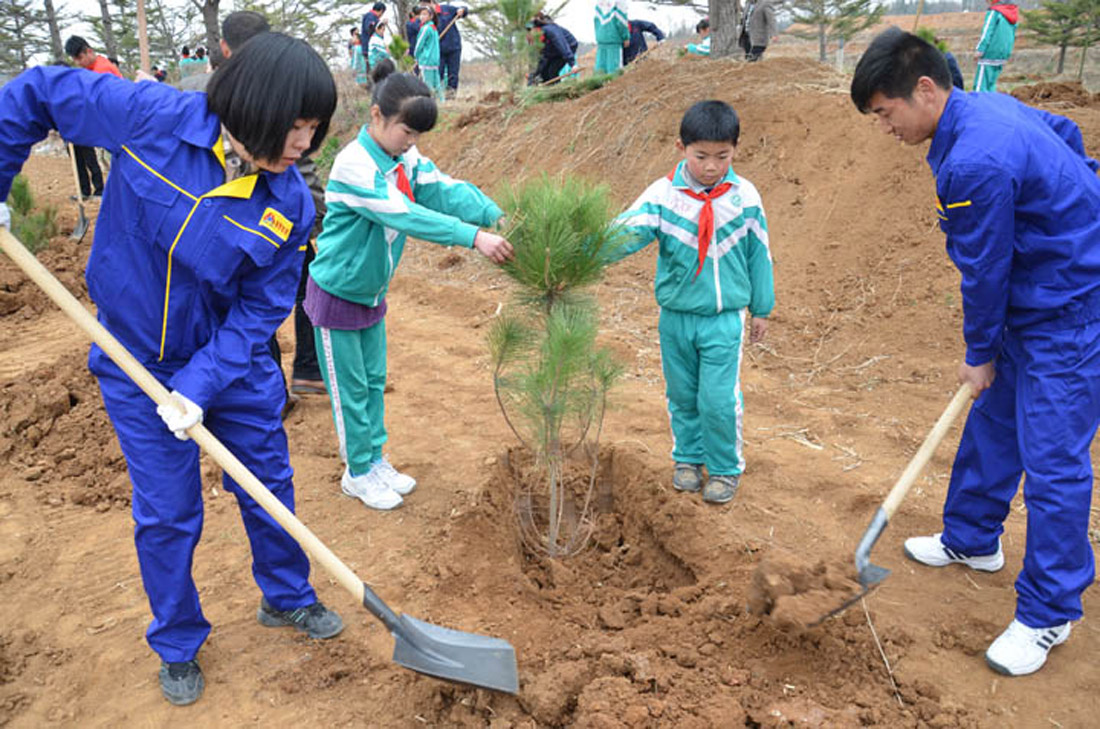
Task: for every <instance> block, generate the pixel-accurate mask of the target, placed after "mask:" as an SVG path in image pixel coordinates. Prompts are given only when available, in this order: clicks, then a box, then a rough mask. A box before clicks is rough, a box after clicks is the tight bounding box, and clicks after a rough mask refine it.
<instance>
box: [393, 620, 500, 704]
mask: <svg viewBox="0 0 1100 729" xmlns="http://www.w3.org/2000/svg"><path fill="white" fill-rule="evenodd" d="M391 632H392V633H393V637H394V639H395V642H394V646H393V660H394V662H395V663H397V664H398V665H401V666H404V667H405V668H408V669H411V670H413V671H416V672H417V673H423V674H425V675H428V676H434V677H435V678H441V679H444V680H447V681H454V682H457V683H465V684H469V685H471V686H478V687H480V688H487V689H492V690H494V691H504V692H507V693H510V694H514V693H517V692H518V691H519V672H518V671H517V669H516V650H515V648H513V647H512V644H511V643H509V642H508V641H506V640H502V639H500V638H492V637H489V636H486V635H477V634H476V633H464V632H462V631H460V630H452V629H450V628H444V627H441V626H438V625H433V624H431V623H426V622H424V621H423V620H417V619H416V618H412V617H409V616H408V615H402V616H401V617H400V618H399V619H398V624H397V625H396V626H394V629H393V630H391Z"/></svg>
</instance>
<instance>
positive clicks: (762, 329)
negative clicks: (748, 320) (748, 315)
mask: <svg viewBox="0 0 1100 729" xmlns="http://www.w3.org/2000/svg"><path fill="white" fill-rule="evenodd" d="M767 333H768V320H767V319H757V318H755V317H754V318H753V320H752V324H750V325H749V344H758V343H760V342H762V341H764V336H765V335H766V334H767Z"/></svg>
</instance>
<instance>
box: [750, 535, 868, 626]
mask: <svg viewBox="0 0 1100 729" xmlns="http://www.w3.org/2000/svg"><path fill="white" fill-rule="evenodd" d="M862 592H863V589H862V587H861V586H860V584H859V579H858V575H856V573H855V567H854V566H853V565H852V564H843V563H839V562H836V561H826V560H818V561H817V562H816V563H814V564H813V565H812V566H807V565H806V564H805V562H804V561H801V560H799V559H798V558H797V557H796V556H794V555H792V554H787V553H785V552H782V551H777V550H773V551H772V552H771V553H770V554H769V555H768V557H766V558H765V559H764V561H763V562H761V563H760V566H759V567H757V569H756V571H755V572H754V573H753V576H752V587H751V589H750V592H749V600H748V608H749V612H751V613H753V614H754V615H767V616H769V617H770V618H771V619H772V620H773V621H775V623H776V624H777V625H778V626H780V627H782V628H785V629H792V630H798V629H802V628H806V627H811V626H813V625H815V624H817V623H818V622H819V621H821V620H822V618H824V617H825V616H826V615H828V614H829V613H830V612H832V611H834V610H837V609H838V608H840V607H841V606H843V605H844V604H845V603H849V602H851V601H853V600H855V599H856V598H858V597H859V595H860V594H861V593H862Z"/></svg>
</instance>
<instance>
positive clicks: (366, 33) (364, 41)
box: [359, 3, 386, 68]
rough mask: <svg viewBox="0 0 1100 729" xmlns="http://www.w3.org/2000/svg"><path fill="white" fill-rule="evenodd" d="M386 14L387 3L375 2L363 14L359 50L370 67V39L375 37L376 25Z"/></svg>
mask: <svg viewBox="0 0 1100 729" xmlns="http://www.w3.org/2000/svg"><path fill="white" fill-rule="evenodd" d="M385 14H386V3H375V4H374V5H371V8H370V10H368V11H367V12H365V13H364V14H363V21H362V23H361V24H360V28H359V43H360V48H359V50H360V51H362V53H363V58H364V59H366V61H367V68H370V39H371V38H372V37H374V26H376V25H378V24H379V23H381V22H382V16H383V15H385Z"/></svg>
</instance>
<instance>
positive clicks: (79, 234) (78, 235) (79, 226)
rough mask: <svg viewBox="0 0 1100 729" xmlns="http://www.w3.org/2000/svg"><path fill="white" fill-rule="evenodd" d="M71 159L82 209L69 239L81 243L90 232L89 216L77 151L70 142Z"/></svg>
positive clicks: (77, 199) (77, 194) (79, 203)
mask: <svg viewBox="0 0 1100 729" xmlns="http://www.w3.org/2000/svg"><path fill="white" fill-rule="evenodd" d="M69 159H70V160H72V163H73V181H74V182H75V183H76V206H77V208H79V209H80V219H79V220H77V221H76V227H75V228H73V232H72V233H71V234H70V235H69V237H70V238H72V239H73V240H75V241H76V242H78V243H79V242H80V241H82V240H84V235H85V234H86V233H87V232H88V216H86V215H85V214H84V196H83V195H81V194H80V175H79V174H77V171H76V149H74V148H73V143H72V142H69Z"/></svg>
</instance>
